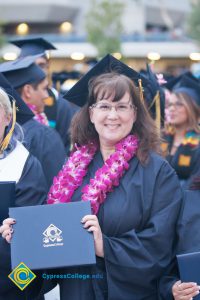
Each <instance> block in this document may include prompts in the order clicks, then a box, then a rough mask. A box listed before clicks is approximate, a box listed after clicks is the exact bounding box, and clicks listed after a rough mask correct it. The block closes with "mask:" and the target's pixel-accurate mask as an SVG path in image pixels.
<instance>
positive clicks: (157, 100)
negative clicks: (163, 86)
mask: <svg viewBox="0 0 200 300" xmlns="http://www.w3.org/2000/svg"><path fill="white" fill-rule="evenodd" d="M154 99H155V104H156V125H157V127H158V129H160V127H161V108H160V93H159V91H157V93H156V95H155V97H154Z"/></svg>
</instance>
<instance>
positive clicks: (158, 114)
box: [143, 64, 165, 126]
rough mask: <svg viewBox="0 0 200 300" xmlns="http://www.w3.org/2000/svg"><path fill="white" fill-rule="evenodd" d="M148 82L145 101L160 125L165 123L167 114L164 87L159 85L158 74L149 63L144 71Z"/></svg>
mask: <svg viewBox="0 0 200 300" xmlns="http://www.w3.org/2000/svg"><path fill="white" fill-rule="evenodd" d="M143 74H144V75H143V76H145V77H146V79H147V80H148V83H147V84H146V86H145V89H144V94H145V101H146V104H147V107H148V109H149V111H150V112H151V115H152V117H153V119H155V120H156V122H157V124H158V126H160V124H162V125H163V124H164V114H165V94H164V91H163V88H162V87H161V86H160V85H159V83H158V80H157V78H156V75H155V74H154V73H153V72H152V70H151V67H150V66H149V65H148V64H147V66H146V72H145V71H143Z"/></svg>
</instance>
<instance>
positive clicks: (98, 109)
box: [90, 92, 136, 147]
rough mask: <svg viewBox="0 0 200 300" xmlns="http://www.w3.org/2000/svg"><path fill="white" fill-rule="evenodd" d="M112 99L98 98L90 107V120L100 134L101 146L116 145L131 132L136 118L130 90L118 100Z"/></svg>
mask: <svg viewBox="0 0 200 300" xmlns="http://www.w3.org/2000/svg"><path fill="white" fill-rule="evenodd" d="M111 99H112V98H110V99H109V98H108V99H105V100H104V99H101V100H97V102H96V104H95V105H93V106H92V107H91V108H90V120H91V122H92V123H93V124H94V127H95V129H96V131H97V133H98V135H99V141H100V145H101V147H104V146H108V147H112V146H113V147H114V146H115V144H116V143H118V142H119V141H120V140H121V139H123V138H124V137H126V136H127V135H128V134H129V133H130V132H131V130H132V127H133V124H134V122H135V120H136V110H135V108H134V106H133V105H132V102H131V97H130V94H129V93H128V92H126V93H125V94H124V96H123V97H122V98H121V99H120V100H119V101H117V102H113V101H112V100H111ZM111 106H112V107H111Z"/></svg>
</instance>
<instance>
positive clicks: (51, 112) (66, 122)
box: [11, 37, 79, 153]
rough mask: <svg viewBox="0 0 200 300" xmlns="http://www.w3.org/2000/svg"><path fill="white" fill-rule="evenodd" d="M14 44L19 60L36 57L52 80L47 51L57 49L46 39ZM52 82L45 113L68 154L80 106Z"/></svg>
mask: <svg viewBox="0 0 200 300" xmlns="http://www.w3.org/2000/svg"><path fill="white" fill-rule="evenodd" d="M11 43H12V44H14V45H15V46H17V47H19V48H20V55H19V58H24V57H27V56H35V63H36V64H37V65H38V66H40V67H41V68H42V70H43V71H44V72H45V73H46V75H47V78H48V79H50V74H49V58H48V57H47V55H46V53H45V51H46V50H55V49H56V48H55V47H54V46H53V45H52V44H51V43H49V42H48V41H47V40H46V39H44V38H41V37H38V38H26V39H24V38H23V39H18V40H14V41H11ZM50 81H51V80H49V82H48V96H47V97H46V99H45V104H46V105H45V108H44V112H45V114H46V116H47V119H48V121H49V125H50V126H51V127H52V128H55V129H56V130H57V131H58V133H59V134H60V136H61V139H62V141H63V143H64V146H65V149H66V152H67V153H68V151H69V148H70V137H69V132H68V131H69V126H70V123H71V119H72V117H73V115H74V114H75V113H76V111H78V109H79V108H78V106H76V105H75V104H73V103H71V102H69V101H68V100H66V99H64V98H63V97H62V96H61V95H60V93H59V92H58V91H57V90H56V89H55V88H53V87H52V85H51V83H50Z"/></svg>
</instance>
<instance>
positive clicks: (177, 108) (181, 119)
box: [168, 94, 189, 127]
mask: <svg viewBox="0 0 200 300" xmlns="http://www.w3.org/2000/svg"><path fill="white" fill-rule="evenodd" d="M168 114H169V121H170V123H171V124H172V125H173V126H175V127H176V126H178V127H179V126H186V127H187V125H188V121H189V120H188V113H187V109H186V107H185V104H184V102H183V100H182V99H180V98H178V97H177V96H176V95H175V94H171V96H170V99H169V103H168Z"/></svg>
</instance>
